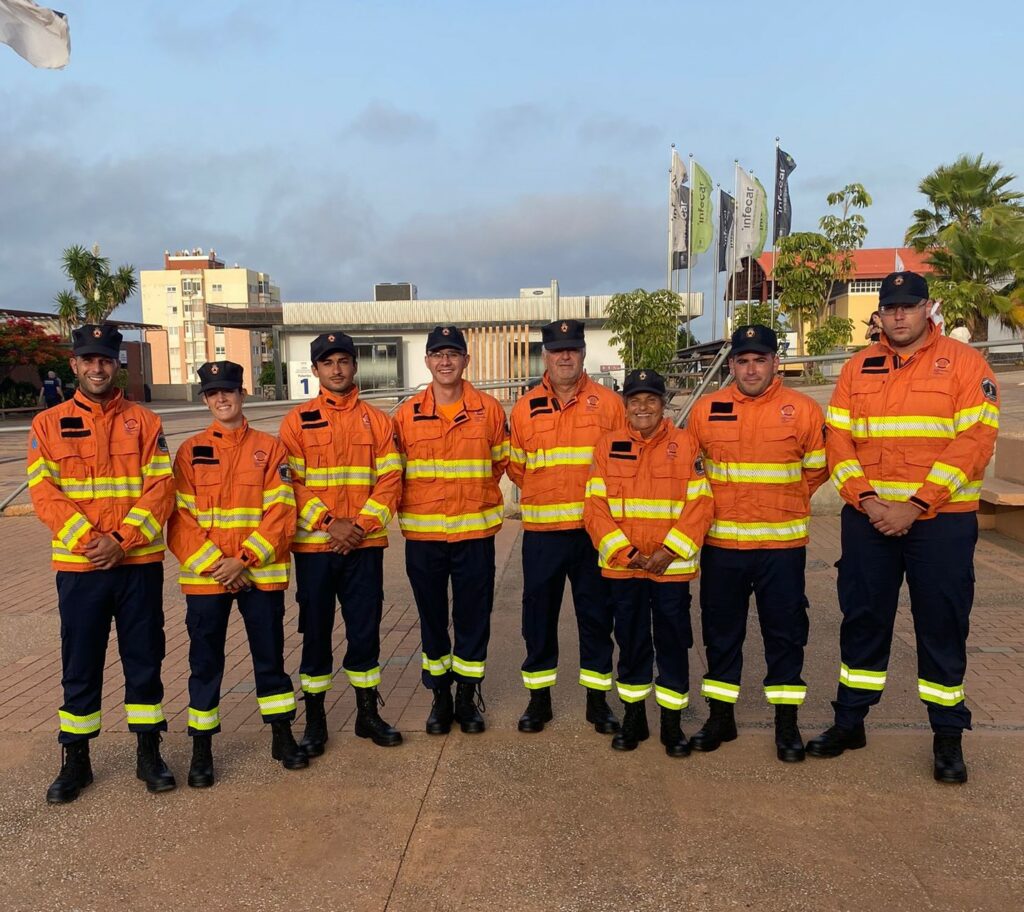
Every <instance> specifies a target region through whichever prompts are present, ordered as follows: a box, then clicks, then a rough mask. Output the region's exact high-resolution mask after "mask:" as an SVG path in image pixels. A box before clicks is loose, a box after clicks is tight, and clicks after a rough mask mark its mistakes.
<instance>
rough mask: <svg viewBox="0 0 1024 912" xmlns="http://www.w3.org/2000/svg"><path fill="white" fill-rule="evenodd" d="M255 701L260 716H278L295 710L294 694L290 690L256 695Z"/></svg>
mask: <svg viewBox="0 0 1024 912" xmlns="http://www.w3.org/2000/svg"><path fill="white" fill-rule="evenodd" d="M256 702H257V703H258V704H259V707H260V715H261V716H280V715H282V714H284V713H292V712H295V694H294V693H292V692H291V691H290V690H289V691H288V692H287V693H280V694H271V695H269V696H266V697H257V698H256Z"/></svg>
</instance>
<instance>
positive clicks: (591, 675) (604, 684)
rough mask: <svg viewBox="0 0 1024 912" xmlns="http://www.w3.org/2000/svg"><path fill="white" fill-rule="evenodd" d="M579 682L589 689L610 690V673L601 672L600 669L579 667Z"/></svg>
mask: <svg viewBox="0 0 1024 912" xmlns="http://www.w3.org/2000/svg"><path fill="white" fill-rule="evenodd" d="M580 684H582V685H583V686H584V687H587V688H589V689H590V690H611V689H612V674H611V672H608V674H602V673H601V672H600V671H591V670H590V669H589V668H581V669H580Z"/></svg>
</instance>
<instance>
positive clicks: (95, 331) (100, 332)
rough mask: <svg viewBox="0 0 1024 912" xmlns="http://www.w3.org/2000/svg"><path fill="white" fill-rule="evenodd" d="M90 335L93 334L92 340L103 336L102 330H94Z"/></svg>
mask: <svg viewBox="0 0 1024 912" xmlns="http://www.w3.org/2000/svg"><path fill="white" fill-rule="evenodd" d="M92 334H93V337H94V338H96V339H98V338H99V337H100V336H102V335H103V330H102V329H94V330H93V331H92Z"/></svg>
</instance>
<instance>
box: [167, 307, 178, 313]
mask: <svg viewBox="0 0 1024 912" xmlns="http://www.w3.org/2000/svg"><path fill="white" fill-rule="evenodd" d="M168 309H169V310H170V311H171V314H176V313H177V312H178V307H177V305H175V306H174V307H171V308H168Z"/></svg>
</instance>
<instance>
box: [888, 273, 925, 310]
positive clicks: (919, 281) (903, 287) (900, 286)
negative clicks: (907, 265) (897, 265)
mask: <svg viewBox="0 0 1024 912" xmlns="http://www.w3.org/2000/svg"><path fill="white" fill-rule="evenodd" d="M927 300H928V280H927V279H926V278H925V277H924V276H922V275H918V274H917V273H916V272H891V273H889V275H887V276H886V277H885V278H884V279H882V287H881V288H880V289H879V290H878V306H879V307H885V306H886V305H887V304H917V303H918V301H927Z"/></svg>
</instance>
